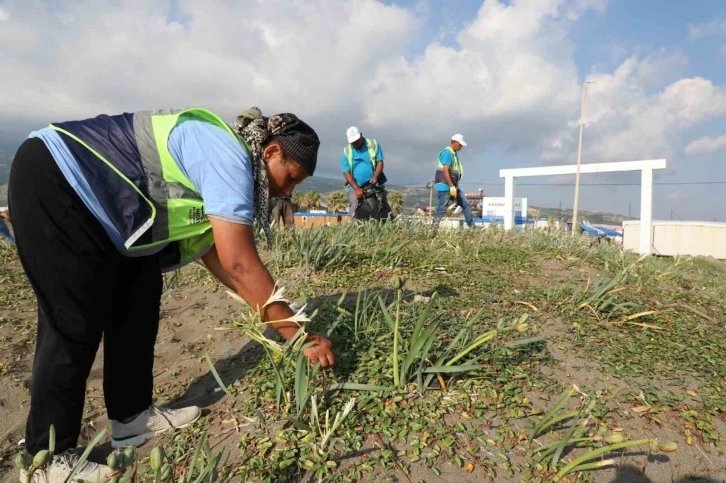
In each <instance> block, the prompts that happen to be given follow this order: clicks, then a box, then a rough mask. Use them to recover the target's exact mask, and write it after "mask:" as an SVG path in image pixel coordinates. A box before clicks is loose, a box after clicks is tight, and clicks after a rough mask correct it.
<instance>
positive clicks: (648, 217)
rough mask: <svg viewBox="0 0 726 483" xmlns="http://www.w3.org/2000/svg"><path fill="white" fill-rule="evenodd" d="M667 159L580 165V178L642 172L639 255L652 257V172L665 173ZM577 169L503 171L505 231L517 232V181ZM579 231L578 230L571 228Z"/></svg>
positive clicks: (544, 167)
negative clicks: (515, 221) (591, 175)
mask: <svg viewBox="0 0 726 483" xmlns="http://www.w3.org/2000/svg"><path fill="white" fill-rule="evenodd" d="M665 167H666V160H665V159H650V160H646V161H623V162H618V163H595V164H581V165H580V173H581V174H593V173H612V172H616V171H640V172H641V176H642V181H641V187H640V245H639V247H638V251H639V252H640V254H642V255H645V254H651V253H652V247H653V230H652V224H653V170H654V169H665ZM576 173H577V165H575V164H573V165H568V166H543V167H539V168H518V169H501V170H499V177H500V178H504V198H505V204H504V229H505V230H511V229H512V228H514V180H515V179H516V178H524V177H528V176H557V175H561V174H576ZM572 229H573V230H576V229H577V228H576V227H572Z"/></svg>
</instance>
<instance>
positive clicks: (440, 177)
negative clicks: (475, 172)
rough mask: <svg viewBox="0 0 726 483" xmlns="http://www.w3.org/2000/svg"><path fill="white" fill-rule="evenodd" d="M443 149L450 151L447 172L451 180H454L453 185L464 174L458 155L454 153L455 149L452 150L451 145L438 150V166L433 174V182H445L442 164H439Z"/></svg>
mask: <svg viewBox="0 0 726 483" xmlns="http://www.w3.org/2000/svg"><path fill="white" fill-rule="evenodd" d="M444 151H449V152H450V153H451V165H450V166H449V172H450V174H451V181H453V182H454V185H458V184H459V180H460V179H461V177H462V176H463V175H464V166H463V165H462V164H461V161H460V160H459V155H458V154H457V153H456V151H454V149H453V148H452V147H451V146H447V147H446V148H444V149H442V150H441V151H439V158H438V159H439V161H438V167H437V169H436V175H435V176H434V182H435V183H446V177H445V176H444V165H443V164H441V153H443V152H444Z"/></svg>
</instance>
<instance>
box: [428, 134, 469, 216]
mask: <svg viewBox="0 0 726 483" xmlns="http://www.w3.org/2000/svg"><path fill="white" fill-rule="evenodd" d="M464 146H466V142H465V141H464V136H462V135H461V134H455V135H453V136H452V137H451V143H450V144H449V146H447V147H446V148H444V149H442V150H441V152H439V161H438V167H437V169H436V176H435V177H434V183H435V185H434V186H435V188H436V193H437V195H438V204H437V206H436V213H435V214H434V223H438V222H439V220H441V217H442V216H444V213H446V209H447V207H448V206H450V205H452V204H455V205H457V206H460V207H461V209H462V211H463V212H464V221H465V222H466V224H467V226H469V227H472V226H474V216H473V215H472V213H471V207H470V206H469V200H467V199H466V197H465V196H464V193H462V192H461V189H460V188H459V182H460V180H461V177H462V176H463V175H464V166H463V165H462V164H461V160H460V159H459V151H461V148H462V147H464Z"/></svg>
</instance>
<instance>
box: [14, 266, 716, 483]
mask: <svg viewBox="0 0 726 483" xmlns="http://www.w3.org/2000/svg"><path fill="white" fill-rule="evenodd" d="M552 270H553V272H554V271H555V270H559V269H558V268H556V267H552ZM237 309H238V306H237V305H236V302H234V301H232V300H231V299H230V298H229V297H228V296H227V295H226V294H225V293H224V291H223V290H221V289H220V288H219V287H215V286H214V285H212V284H207V285H201V286H197V287H194V286H192V287H186V288H180V289H177V290H175V291H173V292H172V293H171V294H170V295H168V296H165V297H164V299H163V301H162V320H161V328H160V332H159V336H158V340H157V346H156V361H155V368H154V370H155V397H156V398H157V403H159V404H166V403H171V404H198V405H200V406H202V407H204V408H205V410H206V413H207V415H206V418H208V425H209V435H210V440H211V442H212V443H213V444H216V443H219V444H220V446H222V447H227V448H228V449H230V450H231V452H232V454H233V457H234V454H239V453H238V452H235V448H236V444H237V443H236V441H235V437H234V436H235V435H236V433H235V432H234V431H231V428H230V424H229V421H228V420H227V419H226V417H225V416H226V415H227V414H228V411H229V410H230V407H231V405H232V404H233V401H231V400H230V399H229V398H222V393H220V392H215V388H216V387H217V384H216V382H215V381H214V379H213V377H212V376H211V375H210V373H209V371H208V368H207V366H206V363H205V362H204V360H203V354H204V352H205V351H207V352H209V353H210V355H211V356H212V359H213V360H214V361H215V366H216V367H217V368H218V370H219V372H220V374H221V376H222V378H223V379H224V382H225V383H227V384H231V383H235V381H239V384H241V385H244V383H245V382H244V375H245V371H246V370H247V369H248V368H249V367H251V366H252V365H253V364H255V361H256V360H257V359H258V358H259V356H260V352H259V350H258V348H256V347H254V346H253V345H252V344H250V343H249V342H248V341H247V340H245V338H244V337H242V336H241V335H240V333H239V332H238V331H235V330H230V331H219V330H215V328H217V327H220V326H224V325H225V324H224V321H225V320H227V321H228V320H229V319H230V318H231V317H233V316H234V315H235V312H236V310H237ZM35 320H36V316H35V311H34V308H33V305H32V303H30V304H25V305H22V304H21V305H20V307H19V308H6V307H3V308H0V364H1V365H0V452H1V451H7V450H8V449H11V448H14V447H17V445H18V443H19V441H20V440H21V439H22V438H23V428H24V424H25V417H26V413H27V409H28V404H29V397H28V389H27V388H28V385H29V381H30V376H31V367H32V355H33V345H34V324H35ZM560 324H561V322H560V321H558V320H550V321H545V322H544V323H543V326H544V334H545V335H546V336H548V337H549V338H550V342H549V346H550V350H551V352H552V353H553V355H554V357H555V358H556V359H557V360H558V361H559V362H560V367H559V368H558V369H557V377H558V378H561V379H562V380H563V381H564V382H567V383H575V384H580V385H583V386H587V387H590V388H591V389H593V390H597V389H598V388H599V387H602V388H605V387H614V388H615V389H616V390H618V391H628V390H632V388H629V387H628V386H627V384H625V383H624V382H622V381H620V380H615V379H612V378H610V377H608V376H605V375H603V374H601V373H599V372H598V371H597V368H596V367H593V366H591V365H590V364H588V362H587V361H586V360H584V359H582V358H580V357H575V356H573V355H572V354H571V353H570V352H569V351H568V345H567V343H566V341H564V340H560V339H558V337H559V336H558V334H560V333H561V332H562V331H561V330H559V329H560V328H561V327H560ZM227 327H229V324H227ZM102 358H103V351H102V350H99V353H98V356H97V358H96V363H95V364H94V366H93V370H92V372H91V375H90V378H89V381H88V388H87V399H86V411H85V414H84V426H83V435H82V439H83V440H84V441H87V440H88V439H89V438H90V437H91V436H92V435H93V433H95V432H96V431H97V430H99V429H100V428H109V430H110V427H109V426H110V425H109V424H108V420H107V418H106V415H105V410H104V401H103V391H102V388H101V386H102V380H101V377H102ZM716 421H717V424H719V425H720V430H721V431H722V432H723V433H724V434H726V427H724V425H723V423H722V422H721V421H719V420H716ZM620 423H621V425H622V426H623V428H624V430H625V432H626V433H631V434H637V435H643V436H642V437H647V436H650V435H652V436H657V437H658V438H660V439H661V440H674V441H676V442H678V443H679V446H680V449H679V451H678V452H676V453H671V454H669V455H656V456H651V457H650V458H647V457H646V455H644V454H643V453H628V454H626V455H625V456H624V457H623V458H621V464H620V466H619V467H618V468H615V469H609V470H604V471H600V472H597V473H594V475H595V480H596V481H598V482H638V483H640V482H653V483H660V482H671V481H676V482H686V481H694V482H695V481H702V482H722V481H726V457H725V456H723V454H719V453H718V451H717V450H716V449H715V448H714V447H699V446H698V445H692V446H689V445H686V444H685V441H684V440H683V436H682V431H680V430H679V426H678V424H679V423H676V422H670V421H668V420H666V421H664V423H663V424H661V425H660V426H658V425H655V424H653V423H651V422H649V421H647V420H646V419H644V418H640V417H638V416H637V415H635V414H634V413H630V412H626V413H625V414H624V416H623V419H622V421H621V422H620ZM681 424H682V423H681ZM237 441H238V438H237ZM151 446H152V445H149V444H147V445H146V449H147V450H148V449H149V448H150V447H151ZM104 449H105V450H107V449H108V446H107V445H106V446H105V447H104V448H102V449H101V453H103V451H104ZM101 456H102V454H101ZM231 462H232V463H233V462H234V459H232V460H231ZM10 464H11V463H10V462H9V461H7V460H6V462H5V463H4V464H3V465H2V466H0V480H1V481H7V482H9V481H16V479H15V475H16V474H17V473H16V472H15V471H14V470H12V471H11V468H10V466H9V465H10ZM643 468H645V472H644V473H643ZM440 469H441V470H442V475H441V477H436V476H435V475H433V473H431V471H429V470H428V469H426V468H423V467H417V466H415V465H414V466H413V475H411V476H410V479H409V478H406V477H403V476H399V477H396V476H395V475H394V478H395V481H419V480H420V479H425V481H427V482H460V483H465V482H474V481H487V479H486V477H485V476H484V475H482V473H480V472H478V471H475V472H473V473H471V474H469V473H466V472H464V471H463V470H462V469H460V468H457V467H455V466H453V465H447V464H443V465H441V467H440ZM500 473H501V474H502V476H500V477H498V478H497V480H496V481H504V482H506V481H520V478H518V477H514V478H512V477H508V476H506V474H505V473H504V472H500Z"/></svg>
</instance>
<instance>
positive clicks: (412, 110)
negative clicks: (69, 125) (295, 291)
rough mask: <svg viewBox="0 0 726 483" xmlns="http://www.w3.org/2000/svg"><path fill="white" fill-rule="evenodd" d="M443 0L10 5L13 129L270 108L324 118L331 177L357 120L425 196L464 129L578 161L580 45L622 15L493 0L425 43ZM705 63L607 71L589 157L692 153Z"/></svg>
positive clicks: (479, 147)
mask: <svg viewBox="0 0 726 483" xmlns="http://www.w3.org/2000/svg"><path fill="white" fill-rule="evenodd" d="M425 3H426V2H423V3H421V4H419V5H417V6H416V7H414V8H411V9H405V8H402V7H398V6H395V5H389V4H384V3H382V2H381V1H377V0H350V1H346V2H341V1H339V0H308V1H304V2H303V1H296V2H291V1H289V0H269V1H267V2H261V1H251V0H244V1H243V0H240V1H238V2H235V3H230V2H228V1H226V0H209V1H207V2H196V1H193V0H178V1H177V2H173V1H172V0H166V1H158V2H152V1H151V0H127V1H123V2H88V3H87V4H84V8H83V9H76V8H73V7H68V8H64V7H63V6H64V5H66V4H65V3H63V2H60V3H57V4H56V3H54V8H52V9H50V8H49V9H42V10H38V9H36V8H34V7H33V6H32V5H29V4H32V2H27V1H25V0H10V1H9V2H7V3H6V5H7V6H8V8H9V11H12V13H13V17H12V22H6V23H5V24H3V28H2V29H0V51H2V52H3V55H4V58H3V71H4V77H3V87H4V89H2V90H0V132H3V133H6V132H8V130H9V129H11V128H13V129H17V127H16V126H19V125H22V126H29V128H37V127H39V126H42V125H44V124H46V123H47V122H49V121H57V120H65V119H74V118H82V117H87V116H93V115H96V114H98V113H102V112H105V113H117V112H122V111H133V110H138V109H149V108H162V107H178V106H190V105H197V106H202V107H206V108H209V109H212V110H215V111H218V112H219V113H220V114H222V115H223V116H225V117H226V118H231V117H232V116H233V115H235V114H237V113H238V112H239V111H240V110H242V109H245V108H247V107H249V106H251V105H258V106H259V107H261V108H262V109H263V111H265V112H268V113H269V112H280V111H289V112H295V113H297V114H299V115H300V116H301V117H302V118H303V119H305V120H306V121H308V122H310V123H311V124H312V125H313V126H314V127H315V128H316V129H317V130H318V132H319V133H320V134H321V137H322V140H323V146H322V148H321V163H322V166H321V167H322V168H323V169H328V171H329V172H337V169H338V167H337V160H338V159H339V156H340V149H341V148H342V145H343V144H344V142H345V138H344V130H345V128H346V127H348V126H349V125H352V124H355V125H358V126H359V127H361V128H362V129H363V130H364V132H367V133H370V134H371V135H372V136H374V137H376V138H378V139H379V140H381V141H382V145H383V147H384V148H385V152H386V155H387V157H388V158H389V159H391V160H395V162H392V163H390V164H389V165H388V166H387V168H386V169H387V170H391V171H395V170H398V173H399V174H400V175H401V176H403V175H404V174H405V175H406V181H405V182H408V183H412V182H419V181H421V179H423V178H424V177H425V176H427V174H428V171H427V170H428V169H429V168H431V166H430V164H431V163H430V161H429V160H430V159H431V157H432V156H435V153H436V152H437V150H438V149H440V147H441V145H442V144H444V143H446V142H447V141H448V139H449V136H450V135H451V134H453V133H454V132H463V134H464V135H465V136H466V137H467V139H468V140H469V141H470V144H471V148H470V149H471V153H472V154H473V155H477V154H476V153H481V152H482V151H483V148H484V147H485V146H489V145H496V146H497V147H499V148H501V149H503V150H516V151H520V152H523V153H526V154H527V155H528V156H529V157H530V159H532V160H533V162H537V161H540V160H541V161H544V162H548V163H552V162H555V163H571V162H573V161H574V152H575V149H576V142H577V125H578V124H577V121H578V115H579V107H580V89H581V83H580V82H581V79H580V73H579V72H578V68H577V66H576V64H575V61H574V50H575V45H574V44H573V42H572V41H571V40H570V38H569V33H570V30H571V28H572V26H573V25H575V23H576V22H578V21H579V19H580V18H581V17H582V16H583V15H585V14H586V13H588V12H589V13H592V12H594V13H596V14H597V13H599V12H602V11H604V9H605V7H606V5H607V2H606V1H605V0H512V1H508V2H504V1H502V0H486V1H484V2H483V3H482V6H481V7H480V9H479V10H478V12H477V14H476V16H474V17H472V18H471V21H470V23H469V24H467V25H463V26H456V27H459V30H458V32H459V33H458V35H457V36H456V42H455V43H454V44H453V45H451V44H444V43H442V42H443V41H442V40H441V38H440V37H438V36H437V32H433V33H430V35H432V38H431V40H430V41H429V43H428V45H423V46H415V45H410V43H411V42H412V41H413V39H418V38H420V34H421V33H422V32H423V29H424V27H425V26H426V20H427V19H426V18H425V16H427V15H428V16H430V15H436V12H435V10H433V9H432V8H431V7H426V5H425ZM174 5H177V6H176V7H175V6H174ZM410 52H417V54H416V55H413V56H412V55H406V54H407V53H410ZM621 55H622V53H621ZM624 58H625V57H624ZM687 61H688V59H687V58H686V57H685V56H684V55H683V54H682V53H681V52H679V51H671V50H656V51H653V52H651V53H650V55H648V54H647V53H644V54H641V55H638V56H631V57H629V58H625V60H624V61H623V62H622V63H621V65H620V66H619V67H618V68H617V69H616V70H615V71H614V72H598V73H593V74H592V75H591V76H590V78H591V79H592V80H594V81H595V83H594V84H593V85H592V86H590V87H589V88H588V90H589V92H588V97H587V102H588V105H587V115H586V121H587V128H586V131H585V150H584V157H583V161H584V162H596V161H616V160H626V159H639V158H640V159H642V158H649V157H664V156H668V157H670V156H671V155H672V154H673V153H682V152H683V147H684V145H685V141H684V139H683V135H684V134H683V133H684V130H685V129H686V128H688V127H690V126H693V125H696V124H699V123H702V122H705V121H708V120H709V119H714V118H719V117H726V87H724V86H723V85H714V84H713V82H711V81H709V80H707V79H703V78H700V77H693V78H685V79H683V78H681V77H682V72H683V68H684V66H685V65H686V63H687ZM432 153H434V154H433V155H432ZM467 156H469V153H467ZM419 165H425V166H426V168H425V169H415V170H412V169H411V167H412V166H419ZM326 166H327V168H326ZM431 169H433V168H431ZM322 172H325V171H322ZM424 172H426V173H427V174H424ZM395 177H396V176H395V174H394V176H389V178H394V179H395Z"/></svg>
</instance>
